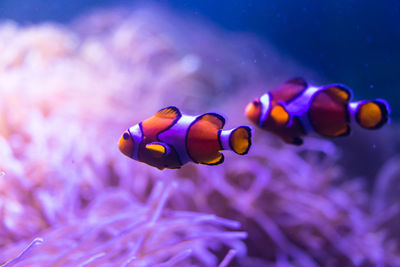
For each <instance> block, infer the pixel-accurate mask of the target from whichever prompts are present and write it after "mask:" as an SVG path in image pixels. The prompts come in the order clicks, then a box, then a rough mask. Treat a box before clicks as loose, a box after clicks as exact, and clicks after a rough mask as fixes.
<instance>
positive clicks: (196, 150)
mask: <svg viewBox="0 0 400 267" xmlns="http://www.w3.org/2000/svg"><path fill="white" fill-rule="evenodd" d="M224 124H225V119H224V118H223V117H222V116H220V115H218V114H216V113H206V114H203V115H200V116H188V115H184V114H182V113H181V112H180V111H179V109H178V108H176V107H167V108H164V109H162V110H160V111H159V112H157V113H156V114H155V115H154V116H153V117H151V118H149V119H147V120H144V121H142V122H140V123H138V124H136V125H134V126H132V127H130V128H129V129H128V130H126V131H125V132H124V133H123V134H122V136H121V139H120V140H119V144H118V147H119V150H120V151H121V152H122V153H123V154H125V155H126V156H128V157H130V158H132V159H135V160H137V161H140V162H143V163H146V164H148V165H150V166H153V167H157V168H158V169H160V170H162V169H164V168H169V169H178V168H180V167H181V166H182V165H184V164H186V163H187V162H189V161H192V162H195V163H200V164H206V165H218V164H221V163H222V162H223V161H224V155H223V154H222V153H220V152H219V151H220V150H232V151H234V152H235V153H237V154H239V155H245V154H247V152H248V151H249V149H250V146H251V129H250V128H249V127H247V126H240V127H237V128H235V129H232V130H222V128H223V127H224Z"/></svg>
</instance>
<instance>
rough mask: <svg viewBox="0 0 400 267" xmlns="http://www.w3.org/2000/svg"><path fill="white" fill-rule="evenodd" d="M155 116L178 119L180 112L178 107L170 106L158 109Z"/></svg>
mask: <svg viewBox="0 0 400 267" xmlns="http://www.w3.org/2000/svg"><path fill="white" fill-rule="evenodd" d="M155 116H157V117H159V118H169V119H178V118H180V117H182V113H181V112H180V111H179V109H178V108H177V107H174V106H170V107H166V108H163V109H161V110H160V111H158V112H157V113H156V115H155Z"/></svg>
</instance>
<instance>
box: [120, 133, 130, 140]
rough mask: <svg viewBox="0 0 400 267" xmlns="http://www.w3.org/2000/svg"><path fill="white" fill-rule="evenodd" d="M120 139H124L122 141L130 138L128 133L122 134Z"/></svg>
mask: <svg viewBox="0 0 400 267" xmlns="http://www.w3.org/2000/svg"><path fill="white" fill-rule="evenodd" d="M122 137H123V138H124V140H128V139H129V137H130V136H129V134H128V133H124V135H123V136H122Z"/></svg>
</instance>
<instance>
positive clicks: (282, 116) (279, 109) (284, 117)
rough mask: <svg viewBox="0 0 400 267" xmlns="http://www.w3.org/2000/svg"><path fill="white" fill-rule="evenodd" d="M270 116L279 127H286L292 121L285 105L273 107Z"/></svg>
mask: <svg viewBox="0 0 400 267" xmlns="http://www.w3.org/2000/svg"><path fill="white" fill-rule="evenodd" d="M270 116H271V118H272V119H273V120H274V122H275V123H276V124H277V125H279V126H283V125H286V124H288V123H289V121H290V114H289V112H287V110H286V109H285V107H284V106H283V105H276V106H275V107H273V108H272V109H271V111H270Z"/></svg>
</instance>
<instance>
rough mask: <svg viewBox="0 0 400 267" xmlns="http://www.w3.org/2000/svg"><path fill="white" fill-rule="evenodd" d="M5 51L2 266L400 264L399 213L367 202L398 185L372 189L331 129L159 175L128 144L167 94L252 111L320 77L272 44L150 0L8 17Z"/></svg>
mask: <svg viewBox="0 0 400 267" xmlns="http://www.w3.org/2000/svg"><path fill="white" fill-rule="evenodd" d="M0 48H1V50H2V51H3V52H2V53H1V55H0V171H1V172H2V173H1V175H0V196H1V197H0V211H1V220H0V222H1V224H0V247H1V250H0V263H4V264H5V266H14V265H15V266H54V265H60V266H116V265H117V266H118V265H119V266H175V265H178V266H216V265H218V264H220V266H227V265H228V264H231V265H232V266H233V265H240V266H268V265H270V266H276V265H277V264H280V266H289V265H294V266H369V265H380V266H396V265H399V264H400V259H399V252H398V248H397V246H396V245H393V242H392V241H393V240H390V239H389V238H388V235H387V233H388V232H389V229H390V227H389V226H387V224H390V222H391V220H394V219H395V218H396V215H393V216H389V217H387V218H386V217H385V219H384V220H383V221H379V220H375V219H374V215H376V214H377V213H374V212H371V208H370V207H372V206H374V205H375V206H374V207H378V208H377V209H380V210H386V209H385V203H387V200H386V199H385V198H384V197H383V196H384V195H385V194H383V193H381V192H384V191H385V190H384V189H382V190H381V191H377V192H376V193H375V194H376V197H374V198H369V195H368V193H367V190H366V188H365V184H364V181H363V180H362V179H350V178H351V177H348V175H347V174H346V170H345V169H344V168H342V167H341V166H340V164H338V160H339V159H340V157H341V154H340V149H338V148H337V147H336V146H335V145H334V144H333V143H331V142H330V141H323V140H318V139H309V140H307V142H306V144H305V145H304V146H302V147H301V148H293V147H290V146H288V145H283V144H282V143H280V141H279V140H276V139H275V138H274V137H272V136H269V135H268V134H266V133H264V132H262V133H261V132H256V134H255V138H254V142H253V147H252V149H251V151H250V153H249V155H248V156H246V157H239V156H237V155H231V154H230V153H228V152H227V153H225V154H226V155H225V156H226V160H225V163H224V164H223V165H219V166H213V167H208V166H202V165H195V164H192V163H191V164H188V165H187V166H184V167H183V168H182V169H180V170H166V171H162V172H161V171H159V170H157V169H154V168H151V167H149V166H147V165H144V164H141V163H138V162H135V161H132V160H130V159H128V158H126V157H124V156H123V155H122V154H121V153H120V152H119V151H118V149H117V141H118V138H119V136H120V134H121V133H122V131H123V130H124V129H126V128H128V127H129V126H131V125H133V124H135V123H137V122H139V121H141V120H143V119H144V118H148V117H150V116H152V115H153V114H154V113H155V112H156V111H157V110H159V109H160V108H162V107H165V106H167V105H175V106H178V107H179V108H181V109H182V110H183V111H184V112H185V113H188V114H190V113H193V114H198V113H199V112H208V111H217V112H221V113H223V114H224V115H225V117H226V118H227V120H228V125H229V124H232V125H233V124H238V123H246V121H245V118H244V116H243V109H244V106H245V103H246V102H247V101H249V99H250V100H251V99H252V97H254V96H256V95H259V93H260V92H262V90H265V89H266V88H268V87H269V86H271V85H272V84H274V83H276V84H277V83H279V82H281V81H282V80H284V79H287V78H289V77H290V76H293V75H296V76H297V75H306V76H307V77H311V78H313V79H317V77H318V76H317V75H316V74H315V73H314V72H312V71H309V70H305V68H302V67H301V66H300V65H299V64H296V63H294V62H292V61H291V60H289V59H288V58H285V57H283V56H281V55H280V54H279V52H278V51H277V50H276V49H274V48H273V47H271V46H270V45H268V44H267V43H265V42H262V41H260V40H256V39H254V38H252V37H250V36H247V35H233V34H229V33H227V32H224V31H222V30H219V29H216V28H214V27H213V26H212V25H207V23H205V22H203V23H200V22H195V21H192V20H190V19H188V18H181V17H180V16H178V15H175V14H173V13H171V12H168V11H165V10H163V9H161V8H159V7H147V8H137V9H133V10H120V9H115V10H108V11H96V12H94V13H92V14H88V15H85V16H83V17H81V18H80V19H77V20H76V21H74V22H73V23H71V24H69V25H64V26H61V25H57V24H51V23H47V24H40V25H31V26H20V25H17V24H15V23H12V22H3V23H2V24H0ZM249 97H250V98H249ZM391 166H392V167H391ZM386 168H388V171H387V172H390V173H396V171H395V170H394V169H395V168H394V167H393V165H390V166H389V167H386ZM382 176H383V177H387V176H388V175H386V174H385V171H384V170H383V174H382ZM384 179H385V178H382V179H380V180H382V181H383V180H384ZM385 185H386V184H385V183H384V182H382V183H381V186H380V187H379V188H385ZM375 200H376V201H375ZM377 203H378V204H377ZM382 207H383V208H382ZM396 212H397V210H395V212H394V214H398V212H397V213H396ZM397 217H398V215H397ZM390 225H392V224H390ZM396 240H399V238H397V239H396Z"/></svg>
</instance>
